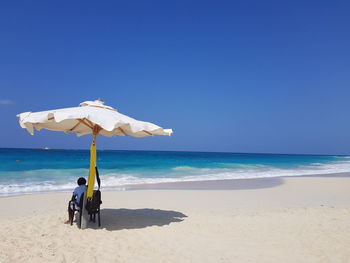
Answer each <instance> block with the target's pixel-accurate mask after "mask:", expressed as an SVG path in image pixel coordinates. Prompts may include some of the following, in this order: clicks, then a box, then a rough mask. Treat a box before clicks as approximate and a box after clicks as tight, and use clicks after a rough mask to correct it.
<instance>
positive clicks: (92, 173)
mask: <svg viewBox="0 0 350 263" xmlns="http://www.w3.org/2000/svg"><path fill="white" fill-rule="evenodd" d="M95 176H96V135H94V140H93V142H92V144H91V147H90V169H89V178H88V188H87V194H86V197H87V198H88V199H90V198H92V194H93V192H94V185H95Z"/></svg>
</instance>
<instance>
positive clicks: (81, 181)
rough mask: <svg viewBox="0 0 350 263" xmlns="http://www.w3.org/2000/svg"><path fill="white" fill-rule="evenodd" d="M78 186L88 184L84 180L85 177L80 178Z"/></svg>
mask: <svg viewBox="0 0 350 263" xmlns="http://www.w3.org/2000/svg"><path fill="white" fill-rule="evenodd" d="M77 184H78V185H84V184H86V180H85V178H84V177H80V178H79V179H78V181H77Z"/></svg>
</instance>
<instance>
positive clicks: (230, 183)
mask: <svg viewBox="0 0 350 263" xmlns="http://www.w3.org/2000/svg"><path fill="white" fill-rule="evenodd" d="M347 177H349V178H350V172H348V173H331V174H313V175H300V176H298V175H293V176H276V177H262V178H238V179H222V180H217V179H215V180H203V181H178V182H165V183H148V184H129V185H128V184H126V185H121V186H114V187H108V186H102V187H101V191H105V192H113V191H116V192H119V191H136V190H244V189H260V188H267V187H275V186H278V185H280V184H282V183H283V179H284V178H347ZM71 191H73V189H71V190H53V191H38V192H22V193H14V194H9V195H4V196H0V199H2V198H7V197H15V196H28V195H40V194H51V193H70V192H71Z"/></svg>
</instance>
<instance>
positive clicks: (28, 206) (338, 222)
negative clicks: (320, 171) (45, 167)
mask: <svg viewBox="0 0 350 263" xmlns="http://www.w3.org/2000/svg"><path fill="white" fill-rule="evenodd" d="M274 180H275V181H274ZM276 180H277V181H276ZM255 182H256V184H257V186H259V185H260V186H261V185H263V187H262V188H259V189H254V187H249V189H241V190H237V189H235V190H135V191H124V192H103V193H102V194H103V196H102V197H103V206H102V208H103V210H102V212H101V213H102V228H101V229H98V228H97V227H96V226H93V228H90V229H85V230H80V229H78V228H77V227H76V225H74V226H70V225H64V224H63V223H62V222H63V221H64V220H66V217H67V215H66V203H67V200H68V199H69V198H70V194H68V193H58V194H40V195H27V196H17V197H9V198H1V199H0V207H1V215H0V240H1V241H0V262H293V263H294V262H350V178H347V177H343V178H341V177H338V178H316V177H312V178H282V179H272V181H271V180H270V182H272V183H271V184H270V183H267V184H261V182H262V181H261V180H255ZM266 182H268V181H266ZM230 183H232V182H229V181H228V182H227V185H229V184H230ZM225 184H226V183H225Z"/></svg>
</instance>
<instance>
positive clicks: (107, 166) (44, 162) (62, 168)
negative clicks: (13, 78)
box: [0, 149, 350, 196]
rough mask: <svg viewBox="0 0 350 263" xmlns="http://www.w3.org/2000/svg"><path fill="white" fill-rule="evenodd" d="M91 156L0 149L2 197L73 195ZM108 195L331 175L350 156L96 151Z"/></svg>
mask: <svg viewBox="0 0 350 263" xmlns="http://www.w3.org/2000/svg"><path fill="white" fill-rule="evenodd" d="M89 157H90V155H89V151H88V150H41V149H0V196H9V195H17V194H30V193H38V192H53V191H72V189H73V188H74V187H75V186H76V180H77V178H78V177H80V176H83V177H87V174H88V168H89ZM97 158H98V168H99V172H100V177H101V181H102V188H103V189H106V188H108V189H116V190H124V189H127V188H126V186H127V185H132V184H152V183H160V182H181V181H203V180H222V179H239V178H262V177H278V176H301V175H312V174H331V173H341V172H349V171H350V156H324V155H322V156H320V155H288V154H251V153H213V152H212V153H207V152H161V151H112V150H100V151H97Z"/></svg>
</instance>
